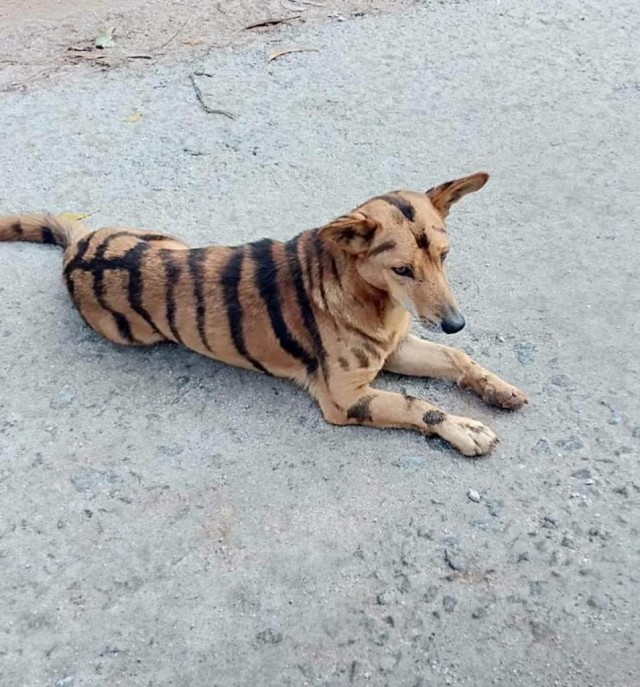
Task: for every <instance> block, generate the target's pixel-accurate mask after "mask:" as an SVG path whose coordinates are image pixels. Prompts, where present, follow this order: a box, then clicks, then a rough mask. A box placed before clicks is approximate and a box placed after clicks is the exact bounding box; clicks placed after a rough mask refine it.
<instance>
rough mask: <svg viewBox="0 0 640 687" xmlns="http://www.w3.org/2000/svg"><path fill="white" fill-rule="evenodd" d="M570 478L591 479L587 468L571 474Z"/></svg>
mask: <svg viewBox="0 0 640 687" xmlns="http://www.w3.org/2000/svg"><path fill="white" fill-rule="evenodd" d="M571 476H572V477H575V478H577V479H589V478H590V477H591V470H589V468H580V470H576V471H575V472H572V473H571Z"/></svg>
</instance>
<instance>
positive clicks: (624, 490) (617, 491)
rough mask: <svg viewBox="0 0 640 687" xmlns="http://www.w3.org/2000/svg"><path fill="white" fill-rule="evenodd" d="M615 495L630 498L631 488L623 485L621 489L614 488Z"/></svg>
mask: <svg viewBox="0 0 640 687" xmlns="http://www.w3.org/2000/svg"><path fill="white" fill-rule="evenodd" d="M613 493H614V494H621V495H622V496H627V497H628V496H629V487H627V485H626V484H622V485H620V486H619V487H614V488H613Z"/></svg>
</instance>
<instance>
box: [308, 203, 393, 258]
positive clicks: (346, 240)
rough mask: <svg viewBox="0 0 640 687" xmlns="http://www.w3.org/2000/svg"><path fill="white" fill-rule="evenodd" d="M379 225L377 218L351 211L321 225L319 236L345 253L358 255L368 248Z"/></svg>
mask: <svg viewBox="0 0 640 687" xmlns="http://www.w3.org/2000/svg"><path fill="white" fill-rule="evenodd" d="M379 227H380V223H379V222H378V220H375V219H372V218H371V217H367V216H366V215H365V214H364V213H362V212H351V213H349V214H348V215H343V216H342V217H338V219H336V220H334V221H333V222H331V223H329V224H327V225H326V226H324V227H322V229H320V238H321V239H322V240H323V241H327V242H329V243H332V244H333V245H335V246H337V247H338V248H340V250H343V251H345V252H346V253H350V254H351V255H359V254H361V253H365V252H366V251H368V250H369V247H370V245H371V242H372V241H373V236H374V234H375V233H376V231H377V230H378V229H379Z"/></svg>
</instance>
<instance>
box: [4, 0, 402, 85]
mask: <svg viewBox="0 0 640 687" xmlns="http://www.w3.org/2000/svg"><path fill="white" fill-rule="evenodd" d="M414 4H415V2H414V1H413V0H300V1H299V2H298V1H297V0H267V1H263V2H260V1H259V0H218V1H213V0H189V1H188V2H186V1H184V0H178V1H176V0H25V1H22V0H3V2H2V4H1V6H0V45H1V46H2V47H1V48H0V90H13V89H25V88H30V87H32V86H33V85H34V83H37V84H40V85H41V84H42V82H43V81H48V80H51V79H52V78H56V77H57V76H58V75H59V74H60V73H61V72H62V71H64V70H65V69H66V70H70V69H72V68H73V67H74V66H78V65H81V64H91V65H92V66H94V67H95V68H97V69H103V70H104V69H112V68H114V67H122V66H127V67H128V68H129V69H135V68H136V67H137V68H139V69H141V70H143V71H144V70H148V67H149V63H152V64H157V63H167V62H168V63H175V62H179V61H180V60H189V59H198V58H204V57H205V56H206V55H207V54H208V53H209V52H210V51H211V50H213V49H219V48H222V47H225V46H231V45H235V46H240V45H243V44H247V43H250V42H251V41H252V40H254V39H255V38H256V35H259V34H261V33H265V34H269V35H274V34H277V33H278V26H280V27H286V26H300V25H304V24H309V23H313V22H315V21H320V20H323V19H324V20H326V19H327V18H330V19H334V20H337V21H344V20H345V19H346V18H347V17H353V16H359V15H362V14H364V13H366V14H372V13H378V12H387V11H396V12H397V11H400V10H402V9H404V8H408V7H411V6H412V5H414ZM284 18H288V20H287V21H286V22H285V23H283V24H280V25H278V24H275V25H271V26H266V27H264V28H263V27H256V28H254V29H246V27H248V26H250V25H252V24H255V23H259V22H262V21H268V20H278V19H284ZM104 28H113V29H114V30H115V31H114V36H115V43H116V45H115V46H114V47H113V48H110V49H108V50H93V49H89V48H93V47H94V43H95V38H96V36H97V35H98V34H99V32H100V31H101V30H102V29H104Z"/></svg>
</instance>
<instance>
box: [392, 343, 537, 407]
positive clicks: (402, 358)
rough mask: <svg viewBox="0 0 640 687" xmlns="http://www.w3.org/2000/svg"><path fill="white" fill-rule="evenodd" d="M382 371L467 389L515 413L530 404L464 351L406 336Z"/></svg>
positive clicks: (522, 395)
mask: <svg viewBox="0 0 640 687" xmlns="http://www.w3.org/2000/svg"><path fill="white" fill-rule="evenodd" d="M384 369H385V370H389V371H390V372H397V373H398V374H403V375H413V376H416V377H436V378H438V379H449V380H451V381H454V382H456V383H457V384H458V385H459V386H461V387H462V388H463V389H470V390H471V391H473V392H474V393H476V394H477V395H478V396H480V397H481V398H482V399H483V400H484V401H485V402H486V403H489V404H490V405H493V406H498V407H499V408H509V409H512V410H515V409H516V408H521V407H522V406H523V405H525V403H528V402H529V399H528V398H527V395H526V394H525V393H524V392H523V391H520V389H517V388H516V387H515V386H511V384H508V383H507V382H505V381H504V380H502V379H500V377H498V376H497V375H494V374H493V373H492V372H489V370H486V369H485V368H484V367H482V366H481V365H479V364H478V363H477V362H476V361H475V360H472V359H471V358H470V357H469V356H468V355H467V354H466V353H465V352H464V351H460V350H458V349H456V348H449V346H441V345H440V344H435V343H431V342H430V341H424V340H423V339H419V338H418V337H417V336H413V335H409V336H408V337H407V338H406V339H404V340H403V341H402V342H401V343H400V345H399V346H398V348H397V349H396V350H395V351H394V352H393V353H392V354H391V355H390V356H389V357H388V358H387V360H386V362H385V365H384Z"/></svg>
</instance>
